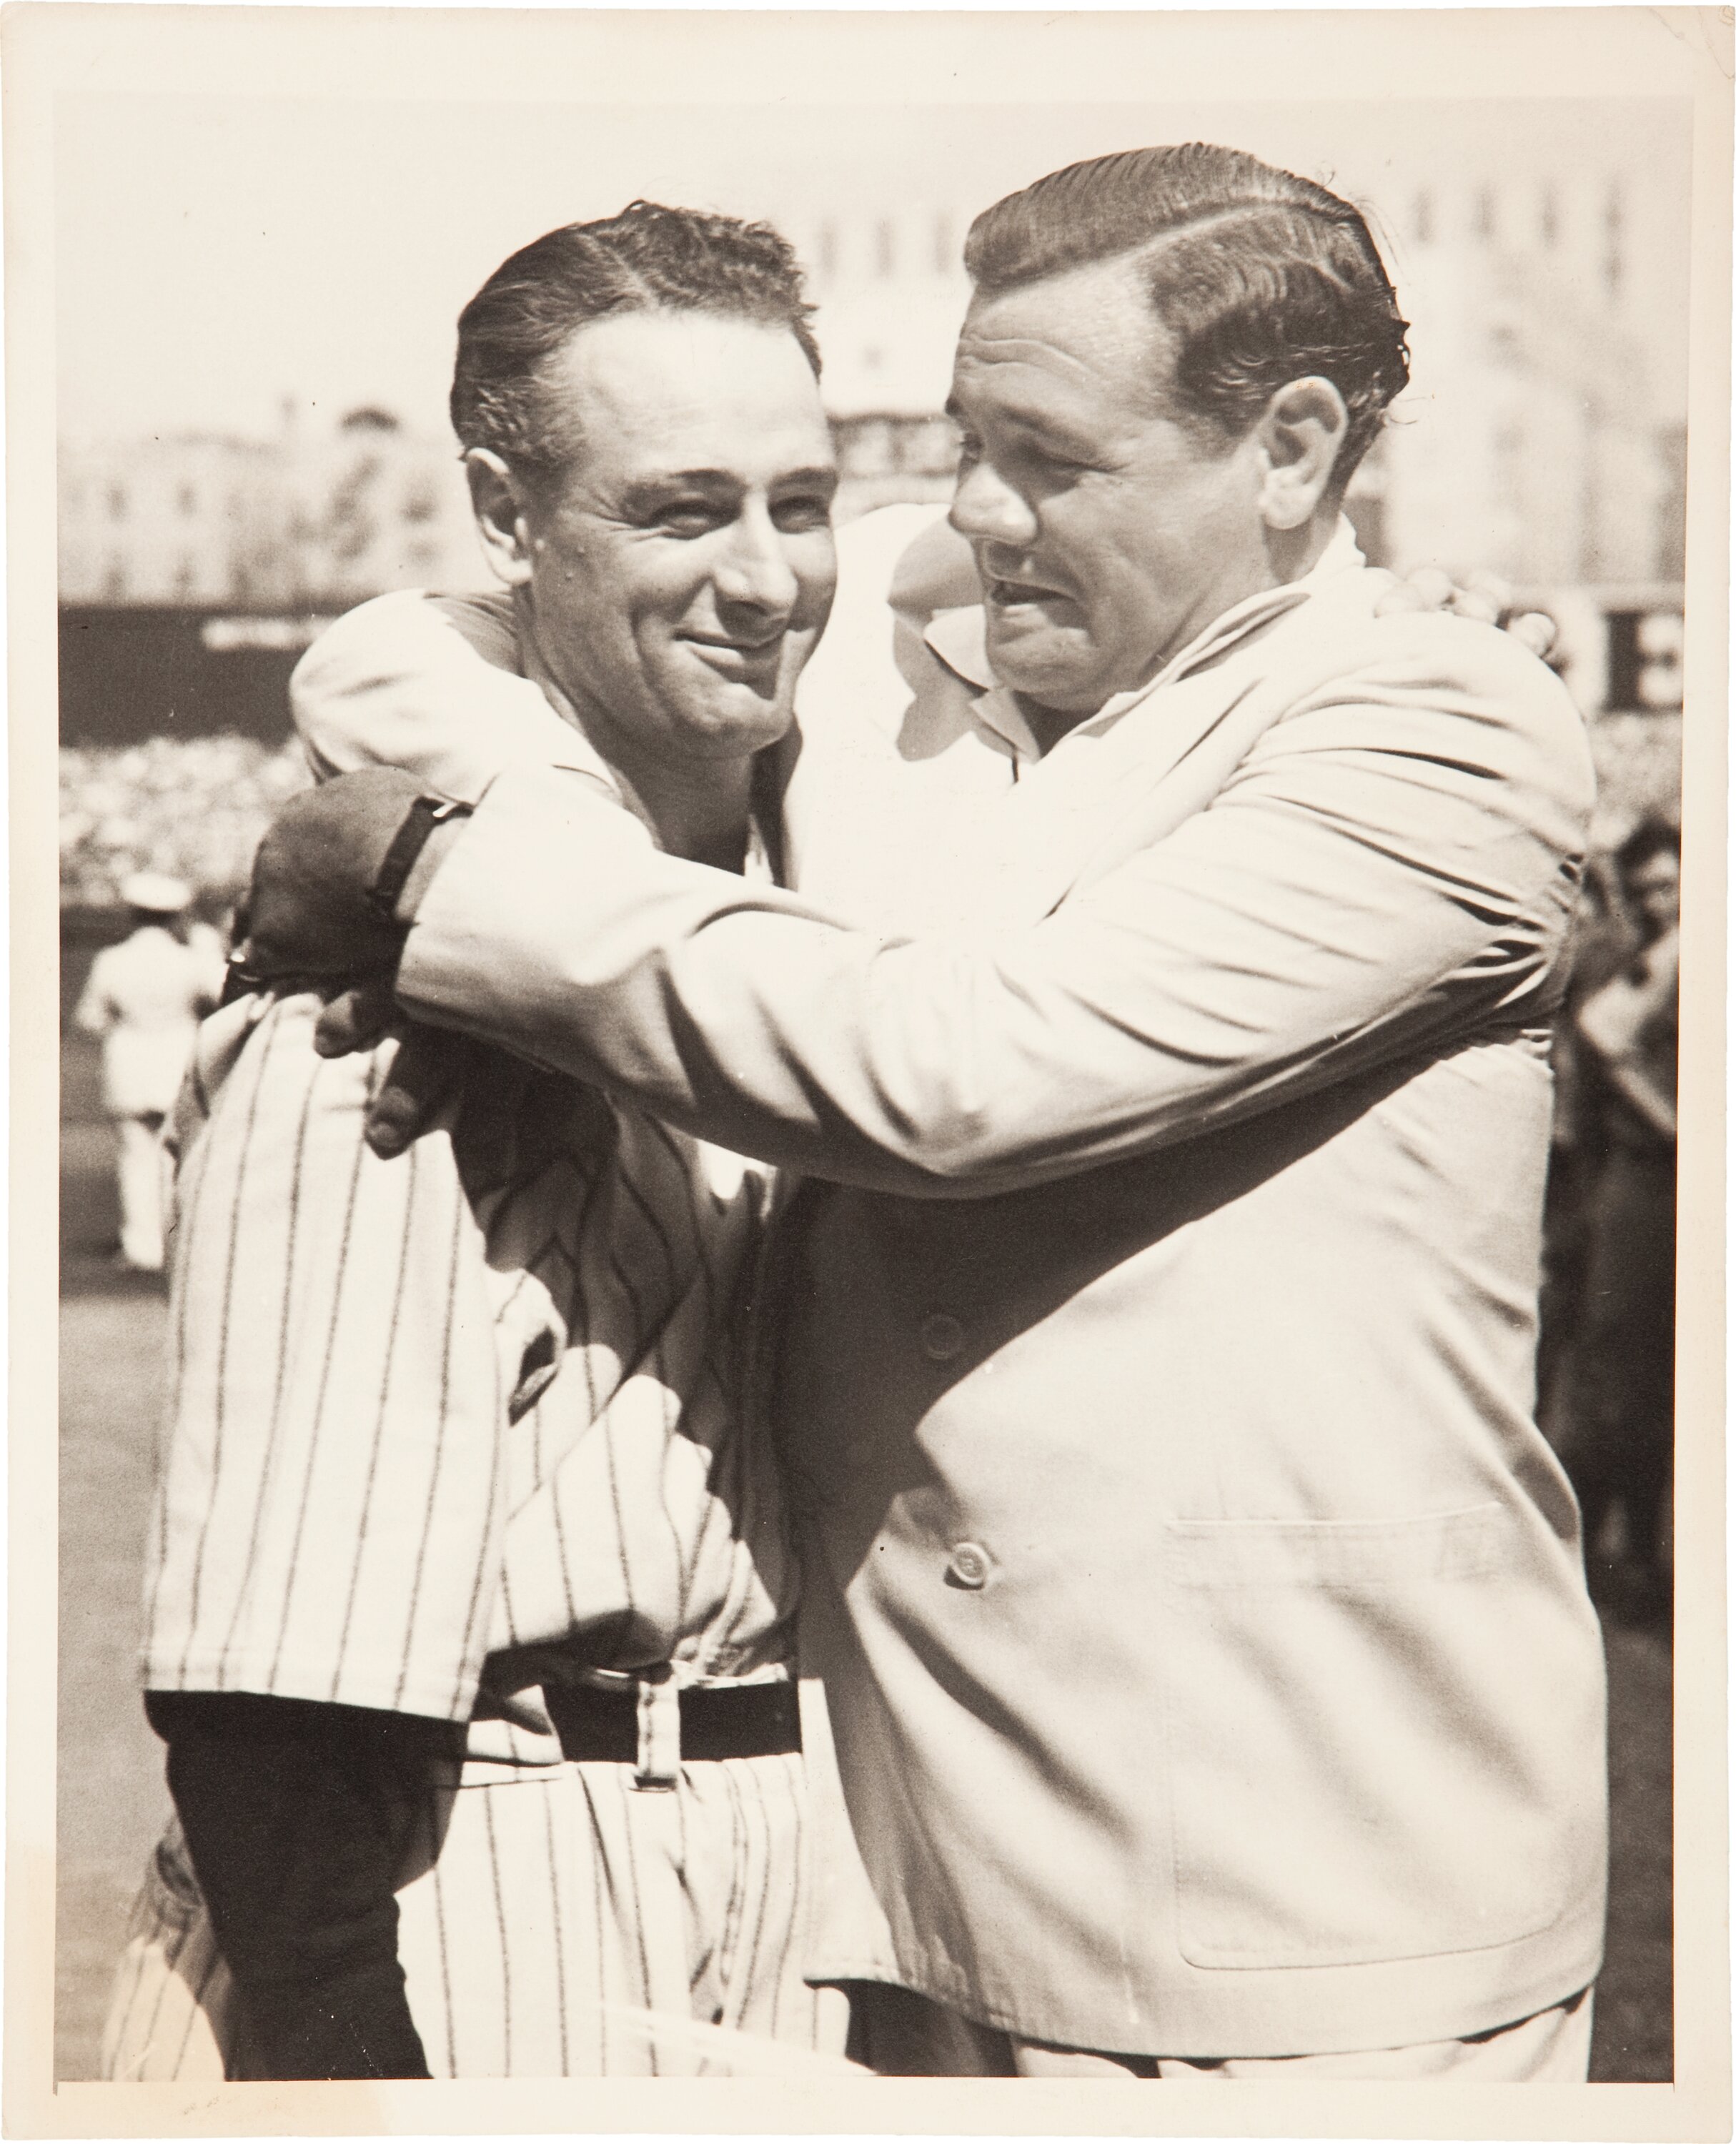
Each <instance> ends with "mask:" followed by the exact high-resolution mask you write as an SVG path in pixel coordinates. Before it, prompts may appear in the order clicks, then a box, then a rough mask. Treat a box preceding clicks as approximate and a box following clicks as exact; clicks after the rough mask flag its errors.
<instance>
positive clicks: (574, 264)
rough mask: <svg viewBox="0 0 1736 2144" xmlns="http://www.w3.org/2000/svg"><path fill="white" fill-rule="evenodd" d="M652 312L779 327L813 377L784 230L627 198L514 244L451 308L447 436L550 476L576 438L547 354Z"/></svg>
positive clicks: (808, 335)
mask: <svg viewBox="0 0 1736 2144" xmlns="http://www.w3.org/2000/svg"><path fill="white" fill-rule="evenodd" d="M657 311H672V312H697V313H721V314H725V315H731V316H733V317H735V318H737V319H740V320H757V321H761V322H764V323H765V324H766V325H770V326H774V327H778V326H781V327H787V328H788V329H789V330H790V332H791V335H794V336H795V338H796V341H797V342H798V343H799V344H800V345H801V350H802V355H804V356H805V357H806V359H807V361H808V363H809V364H810V365H811V366H812V367H813V370H814V374H815V376H816V378H817V377H818V376H819V372H820V350H819V346H818V345H817V344H816V342H815V340H814V335H813V330H812V329H811V327H810V326H809V325H808V322H809V318H810V315H811V313H812V311H813V308H812V306H811V305H809V304H808V303H807V300H806V298H805V296H804V295H803V292H802V279H801V265H800V263H799V262H798V261H797V260H796V254H795V251H794V249H793V248H792V247H791V246H790V244H789V242H788V241H787V240H786V239H785V238H784V237H782V236H781V235H780V234H779V233H778V232H777V231H774V230H773V229H772V227H771V225H770V224H768V223H748V222H745V221H742V219H741V218H740V217H737V216H717V215H712V214H711V213H709V212H707V211H705V210H702V209H691V208H665V207H663V206H661V205H660V204H659V203H657V202H656V201H632V202H630V203H629V204H628V206H627V207H626V208H624V209H622V211H621V212H620V214H619V215H618V216H605V217H603V218H601V219H600V220H598V221H596V222H593V223H569V224H566V225H564V226H563V227H562V228H561V229H560V230H558V231H548V232H546V233H545V234H544V236H542V237H541V238H538V239H535V240H533V241H532V242H531V244H530V245H528V246H523V247H521V248H520V249H519V251H518V252H516V253H514V254H513V256H511V258H510V259H509V260H507V261H503V262H502V263H501V265H500V266H499V267H498V268H497V269H496V270H494V274H493V275H490V276H489V280H488V281H487V282H486V283H484V285H483V286H482V288H481V289H480V290H479V291H478V292H477V294H476V295H475V296H474V298H473V299H472V300H470V302H469V305H466V306H465V308H464V311H463V312H462V313H460V314H459V323H458V359H457V362H456V364H455V365H454V369H453V379H452V395H451V400H450V404H449V408H450V410H451V414H452V427H453V429H454V431H455V432H456V433H457V434H458V436H459V444H461V445H462V446H463V447H464V449H465V450H466V451H467V452H468V451H469V449H471V448H472V447H487V448H489V449H492V450H493V451H494V453H495V454H498V455H500V456H501V457H502V459H503V460H505V461H507V462H508V463H509V464H511V466H512V467H513V469H515V470H516V471H518V473H519V474H522V475H523V476H525V477H526V478H528V479H531V480H532V481H533V482H534V481H538V480H541V481H546V480H548V479H550V478H552V477H553V476H555V475H556V474H558V472H559V471H560V470H561V469H563V468H564V467H565V466H566V465H567V464H568V463H569V462H570V461H571V460H572V459H573V454H574V453H575V452H576V450H577V449H578V444H579V443H578V438H577V436H576V434H575V432H574V429H573V419H572V418H571V416H570V414H563V413H562V412H561V411H560V410H559V409H558V407H557V406H556V405H555V404H553V401H552V400H551V398H550V397H549V395H548V391H547V390H548V385H549V374H550V371H551V370H552V367H553V361H554V360H556V359H557V358H558V356H559V355H560V353H561V351H562V350H564V349H565V347H566V345H567V343H568V340H569V339H570V338H571V337H572V335H573V334H574V332H575V331H576V330H578V329H579V328H581V327H583V326H584V325H585V324H586V323H587V322H588V321H590V320H602V319H603V318H604V317H606V316H607V315H609V314H612V313H630V312H657Z"/></svg>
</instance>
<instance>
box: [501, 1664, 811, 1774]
mask: <svg viewBox="0 0 1736 2144" xmlns="http://www.w3.org/2000/svg"><path fill="white" fill-rule="evenodd" d="M543 1702H544V1703H545V1704H546V1705H547V1706H548V1717H549V1719H550V1720H552V1721H553V1725H554V1731H555V1733H556V1734H557V1735H559V1737H560V1738H561V1754H562V1755H563V1757H566V1758H568V1759H571V1760H572V1761H573V1763H575V1764H637V1762H638V1757H639V1698H638V1692H637V1690H633V1689H622V1690H597V1689H593V1687H591V1686H590V1685H588V1684H581V1685H578V1686H576V1687H574V1688H571V1689H567V1690H556V1689H552V1688H550V1687H549V1685H547V1684H546V1683H545V1684H544V1685H543ZM677 1705H679V1707H680V1710H681V1754H682V1761H683V1762H684V1763H685V1762H691V1761H692V1760H693V1759H701V1760H704V1759H717V1758H719V1757H781V1756H783V1755H785V1754H786V1753H787V1752H789V1751H791V1750H794V1749H801V1713H800V1710H799V1708H798V1706H797V1704H796V1685H795V1684H794V1683H793V1682H738V1683H723V1684H715V1685H712V1687H711V1688H710V1689H707V1690H697V1689H694V1690H682V1691H681V1692H680V1694H679V1695H678V1697H677Z"/></svg>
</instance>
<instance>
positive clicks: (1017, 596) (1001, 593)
mask: <svg viewBox="0 0 1736 2144" xmlns="http://www.w3.org/2000/svg"><path fill="white" fill-rule="evenodd" d="M987 593H988V598H989V601H990V604H991V605H992V606H993V607H994V608H995V609H996V610H1017V609H1018V608H1020V606H1021V605H1023V604H1026V603H1030V604H1035V605H1038V606H1047V605H1049V604H1050V603H1072V602H1073V600H1074V598H1072V597H1071V596H1069V594H1068V593H1067V592H1066V590H1065V589H1064V588H1044V587H1043V586H1041V585H1040V584H1039V583H1037V582H1035V581H1004V580H999V579H994V578H991V579H990V582H989V583H988V587H987Z"/></svg>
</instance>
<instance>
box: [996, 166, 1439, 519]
mask: <svg viewBox="0 0 1736 2144" xmlns="http://www.w3.org/2000/svg"><path fill="white" fill-rule="evenodd" d="M1126 254H1135V255H1138V256H1139V265H1140V267H1141V269H1142V270H1143V273H1144V275H1145V277H1146V287H1147V289H1148V291H1149V292H1150V295H1151V301H1152V304H1153V307H1154V308H1155V309H1156V311H1157V314H1158V318H1159V320H1161V321H1162V322H1163V325H1164V327H1165V328H1166V329H1167V330H1168V331H1169V333H1170V334H1171V335H1173V336H1174V338H1175V341H1176V350H1175V372H1174V387H1175V391H1176V394H1177V395H1178V399H1179V400H1180V402H1181V404H1182V407H1183V409H1184V410H1186V411H1187V412H1188V414H1190V415H1192V416H1194V417H1196V418H1198V419H1202V420H1203V421H1204V422H1206V423H1207V424H1210V425H1211V426H1212V427H1213V429H1215V430H1216V431H1217V432H1218V434H1220V435H1222V436H1223V437H1225V438H1227V439H1235V438H1239V437H1241V436H1242V434H1244V433H1245V432H1246V431H1247V428H1248V426H1249V425H1250V424H1252V423H1253V422H1254V420H1255V419H1256V418H1257V416H1258V415H1259V414H1260V412H1261V410H1262V409H1264V408H1265V406H1266V404H1267V401H1268V400H1270V398H1271V396H1272V395H1273V394H1274V393H1275V392H1276V390H1277V389H1278V388H1280V387H1282V386H1283V385H1284V384H1285V383H1286V381H1287V380H1299V379H1302V378H1303V377H1304V376H1306V375H1309V374H1317V375H1320V376H1322V377H1323V378H1325V379H1327V380H1331V381H1332V384H1333V385H1334V386H1335V387H1337V390H1338V391H1339V393H1340V394H1341V395H1342V396H1343V397H1344V401H1345V406H1346V408H1347V409H1348V410H1349V412H1350V429H1349V431H1348V432H1347V434H1346V436H1345V439H1344V444H1343V445H1342V447H1341V448H1340V449H1339V454H1338V460H1337V464H1336V465H1335V468H1334V470H1333V479H1334V483H1335V485H1336V486H1338V487H1341V488H1342V485H1343V484H1346V483H1347V482H1348V481H1349V479H1350V476H1351V473H1352V470H1353V469H1355V468H1356V465H1357V463H1358V462H1359V461H1360V460H1361V459H1362V456H1363V455H1364V454H1366V452H1367V450H1368V447H1369V444H1370V443H1371V440H1372V439H1374V436H1375V434H1376V432H1377V431H1378V430H1379V429H1380V426H1381V416H1382V413H1383V412H1384V411H1385V409H1386V405H1387V404H1388V403H1390V402H1391V400H1392V399H1393V397H1394V396H1395V395H1397V394H1398V393H1399V392H1400V390H1401V389H1402V388H1403V387H1404V385H1405V384H1406V381H1407V380H1408V379H1409V378H1410V358H1409V353H1408V351H1407V350H1406V343H1405V334H1406V327H1407V325H1408V323H1407V322H1406V320H1404V319H1403V318H1402V317H1401V315H1400V313H1399V310H1398V298H1397V295H1396V292H1395V291H1394V290H1393V288H1392V285H1391V283H1390V282H1389V281H1388V280H1387V278H1386V270H1385V269H1384V268H1383V267H1382V266H1381V259H1380V256H1379V254H1378V253H1377V252H1376V251H1375V246H1374V241H1373V240H1372V239H1371V237H1370V236H1369V233H1368V226H1367V225H1366V223H1365V222H1364V221H1363V220H1362V216H1361V214H1360V213H1359V211H1357V210H1356V209H1354V208H1352V206H1351V205H1350V203H1349V202H1348V201H1341V200H1339V198H1338V196H1337V195H1336V194H1332V193H1328V192H1327V190H1326V188H1325V187H1324V186H1316V185H1315V184H1314V183H1313V181H1312V180H1309V179H1299V178H1297V177H1296V176H1294V175H1293V174H1292V172H1289V171H1278V170H1277V169H1276V168H1275V167H1274V166H1272V165H1270V164H1262V162H1261V161H1260V160H1259V158H1258V157H1257V156H1247V155H1246V154H1244V153H1243V152H1242V151H1241V150H1239V149H1220V148H1216V147H1214V146H1212V145H1211V144H1210V143H1208V142H1203V141H1190V142H1187V143H1185V144H1183V146H1180V147H1177V148H1159V149H1130V150H1127V151H1123V153H1121V154H1120V155H1118V156H1094V157H1093V158H1091V159H1090V161H1089V162H1086V163H1083V164H1070V165H1069V166H1067V168H1066V169H1065V170H1064V171H1051V172H1050V173H1049V176H1048V177H1046V178H1042V179H1039V180H1038V181H1036V183H1035V184H1034V186H1026V187H1025V188H1024V190H1023V191H1021V192H1019V193H1016V194H1009V195H1008V196H1007V197H1006V199H1005V200H1004V201H996V202H995V204H994V206H993V207H992V208H989V209H985V211H983V213H982V214H981V215H980V216H979V217H978V218H977V219H976V221H975V223H973V224H972V225H971V226H970V236H969V237H968V238H967V239H966V240H965V267H966V269H967V270H969V272H970V279H971V280H972V282H973V283H974V284H975V285H976V287H977V289H978V290H981V291H985V292H988V293H993V292H995V291H999V290H1012V289H1015V288H1017V287H1018V286H1019V285H1024V284H1028V283H1035V282H1040V281H1042V280H1044V278H1045V277H1048V276H1050V275H1059V274H1060V273H1062V272H1063V271H1064V270H1066V269H1069V268H1080V267H1084V266H1086V265H1087V264H1088V263H1089V262H1092V261H1109V260H1114V259H1116V258H1118V257H1119V256H1122V255H1126Z"/></svg>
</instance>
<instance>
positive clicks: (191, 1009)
mask: <svg viewBox="0 0 1736 2144" xmlns="http://www.w3.org/2000/svg"><path fill="white" fill-rule="evenodd" d="M121 893H122V899H123V900H124V901H125V902H126V906H127V907H128V909H129V910H130V911H131V923H132V931H131V936H128V937H127V938H126V939H125V940H122V943H121V944H120V945H109V946H106V947H105V948H104V949H103V950H102V952H100V953H99V954H98V955H97V957H96V959H95V960H94V961H92V964H91V973H90V979H89V980H88V981H87V983H86V985H85V987H84V995H82V997H81V998H80V1000H79V1001H78V1009H77V1012H76V1013H75V1014H74V1015H73V1017H74V1019H75V1020H76V1021H77V1025H78V1026H79V1027H81V1028H82V1030H84V1032H85V1033H86V1034H87V1035H99V1036H100V1037H101V1038H102V1101H103V1106H104V1108H105V1109H107V1111H108V1114H110V1116H112V1118H113V1119H114V1120H115V1124H116V1127H117V1131H118V1133H119V1135H120V1158H119V1175H120V1191H121V1257H122V1261H123V1263H126V1265H128V1266H130V1267H131V1268H133V1269H134V1270H135V1271H136V1272H139V1273H161V1270H162V1263H163V1194H164V1189H165V1186H164V1181H163V1179H164V1171H165V1164H164V1159H163V1153H162V1144H161V1133H162V1127H163V1119H164V1118H165V1117H166V1115H167V1114H168V1112H169V1110H170V1109H171V1107H172V1106H173V1104H174V1101H175V1097H176V1092H177V1091H178V1089H179V1088H180V1086H181V1076H182V1074H184V1073H185V1072H186V1067H187V1060H188V1059H189V1057H190V1056H191V1054H192V1047H193V1037H194V1032H195V1030H196V1027H197V1025H198V1023H199V1021H200V1020H201V1019H202V1018H203V1017H204V1015H206V1013H207V1012H209V1011H210V1010H211V1009H212V1007H213V1006H214V1005H216V1002H217V999H218V997H219V996H220V995H221V991H222V988H223V944H222V940H221V939H220V938H219V937H218V936H217V934H216V931H213V930H212V929H211V926H209V925H208V924H203V923H195V922H192V921H190V920H189V916H188V911H189V910H190V909H191V906H192V900H193V896H192V889H191V887H190V886H184V885H183V884H182V883H181V881H180V880H179V879H173V878H168V877H165V876H162V875H161V873H159V872H155V871H138V872H135V873H134V874H133V875H132V876H130V877H129V878H128V879H127V880H126V881H125V882H124V884H123V885H122V888H121Z"/></svg>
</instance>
